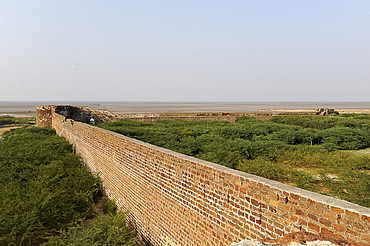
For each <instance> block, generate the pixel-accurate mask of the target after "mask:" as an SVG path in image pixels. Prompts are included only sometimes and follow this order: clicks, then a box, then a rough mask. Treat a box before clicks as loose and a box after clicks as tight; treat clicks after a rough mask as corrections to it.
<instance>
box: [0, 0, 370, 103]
mask: <svg viewBox="0 0 370 246" xmlns="http://www.w3.org/2000/svg"><path fill="white" fill-rule="evenodd" d="M0 85H1V87H0V101H8V100H11V101H17V100H25V101H30V100H37V101H40V100H49V101H50V100H59V101H67V100H72V101H77V100H83V101H102V100H109V101H197V102H200V101H224V102H225V101H226V102H233V101H239V102H254V101H370V96H369V93H370V1H368V0H366V1H356V0H348V1H341V0H335V1H334V0H333V1H325V0H310V1H308V0H306V1H299V0H291V1H279V0H271V1H263V0H255V1H247V0H245V1H233V0H228V1H214V0H213V1H210V0H209V1H201V0H198V1H137V0H135V1H93V0H89V1H87V0H86V1H79V0H74V1H67V0H63V1H51V0H44V1H40V0H32V1H28V0H27V1H26V0H23V1H17V0H0Z"/></svg>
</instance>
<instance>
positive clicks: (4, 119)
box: [0, 115, 35, 127]
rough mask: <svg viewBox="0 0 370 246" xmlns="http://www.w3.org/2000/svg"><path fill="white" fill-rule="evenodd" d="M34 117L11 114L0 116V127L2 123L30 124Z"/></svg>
mask: <svg viewBox="0 0 370 246" xmlns="http://www.w3.org/2000/svg"><path fill="white" fill-rule="evenodd" d="M34 121H35V118H33V117H12V116H8V115H5V116H0V127H1V126H4V125H14V124H27V125H29V124H32V123H34Z"/></svg>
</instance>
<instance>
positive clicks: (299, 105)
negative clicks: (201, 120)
mask: <svg viewBox="0 0 370 246" xmlns="http://www.w3.org/2000/svg"><path fill="white" fill-rule="evenodd" d="M36 105H74V106H89V107H91V108H93V109H107V110H109V111H111V112H112V113H115V114H128V113H135V114H137V113H156V112H157V113H158V112H185V113H190V112H229V113H235V112H240V113H253V112H284V111H288V112H289V111H296V112H297V111H307V110H313V109H315V108H317V107H322V108H334V109H336V110H338V111H339V112H340V113H370V102H83V101H55V102H53V101H38V102H37V101H33V102H26V101H24V102H23V101H18V102H7V101H2V102H1V101H0V115H4V114H8V115H9V114H10V115H16V116H33V117H35V116H36Z"/></svg>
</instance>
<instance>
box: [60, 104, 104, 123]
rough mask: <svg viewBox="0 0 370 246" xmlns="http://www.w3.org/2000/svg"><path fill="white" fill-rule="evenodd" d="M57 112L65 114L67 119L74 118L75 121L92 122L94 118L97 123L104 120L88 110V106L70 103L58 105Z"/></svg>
mask: <svg viewBox="0 0 370 246" xmlns="http://www.w3.org/2000/svg"><path fill="white" fill-rule="evenodd" d="M55 112H56V113H57V114H60V115H63V116H64V117H66V118H67V119H73V120H75V121H79V122H83V123H90V122H91V121H90V120H91V119H94V121H95V123H101V122H102V120H101V119H100V117H98V116H97V115H95V114H93V113H92V112H90V111H87V110H86V107H74V106H69V105H62V106H56V107H55Z"/></svg>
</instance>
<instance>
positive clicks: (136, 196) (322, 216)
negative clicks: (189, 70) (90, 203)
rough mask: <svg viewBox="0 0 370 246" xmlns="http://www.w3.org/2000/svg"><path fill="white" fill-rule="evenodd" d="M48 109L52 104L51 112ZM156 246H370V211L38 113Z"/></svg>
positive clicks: (63, 118)
mask: <svg viewBox="0 0 370 246" xmlns="http://www.w3.org/2000/svg"><path fill="white" fill-rule="evenodd" d="M43 107H45V108H47V107H46V106H43ZM37 112H38V115H37V118H40V119H39V120H38V121H37V122H38V125H39V126H45V125H51V126H52V127H53V128H54V129H55V130H56V132H57V133H58V134H59V135H61V136H63V137H65V138H66V139H67V140H68V141H69V142H70V143H71V144H73V146H74V149H75V150H76V152H77V153H79V154H81V156H82V158H83V160H84V162H85V163H86V164H87V165H88V166H89V168H90V170H91V171H92V172H93V173H96V174H98V175H99V176H100V177H101V179H102V182H103V186H104V189H105V191H106V193H107V195H108V197H109V198H110V199H115V200H116V202H117V205H118V207H119V208H122V209H124V210H129V211H130V214H129V216H128V218H129V220H130V221H131V222H132V223H133V224H135V225H136V226H137V229H138V230H139V231H140V233H141V234H142V236H143V237H144V238H146V239H148V240H149V241H150V242H151V243H152V244H153V245H181V246H185V245H230V244H231V243H232V242H237V241H240V240H242V239H245V238H249V239H250V238H253V239H258V240H261V241H264V240H266V239H269V238H270V239H276V238H279V237H282V236H284V235H286V234H289V233H292V232H296V231H307V232H311V233H315V234H326V235H333V236H337V237H341V238H343V239H344V240H347V241H348V242H353V243H355V242H357V243H362V244H364V245H370V235H369V231H370V209H369V208H365V207H362V206H359V205H356V204H353V203H349V202H346V201H343V200H339V199H335V198H332V197H327V196H323V195H320V194H317V193H313V192H310V191H306V190H302V189H298V188H295V187H292V186H288V185H284V184H281V183H279V182H276V181H272V180H268V179H265V178H261V177H258V176H255V175H251V174H247V173H244V172H240V171H236V170H233V169H230V168H227V167H224V166H221V165H218V164H215V163H211V162H207V161H203V160H200V159H197V158H193V157H189V156H186V155H183V154H179V153H176V152H174V151H170V150H167V149H164V148H160V147H157V146H154V145H151V144H148V143H144V142H142V141H139V140H136V139H132V138H129V137H126V136H123V135H120V134H117V133H114V132H110V131H107V130H104V129H100V128H97V127H95V126H91V125H88V124H85V123H82V122H78V121H75V120H73V119H69V118H67V117H65V116H63V115H60V114H58V113H56V112H55V111H54V110H51V113H50V115H51V117H49V114H48V113H43V112H44V111H42V110H38V111H37ZM47 120H49V121H48V122H46V121H47Z"/></svg>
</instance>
